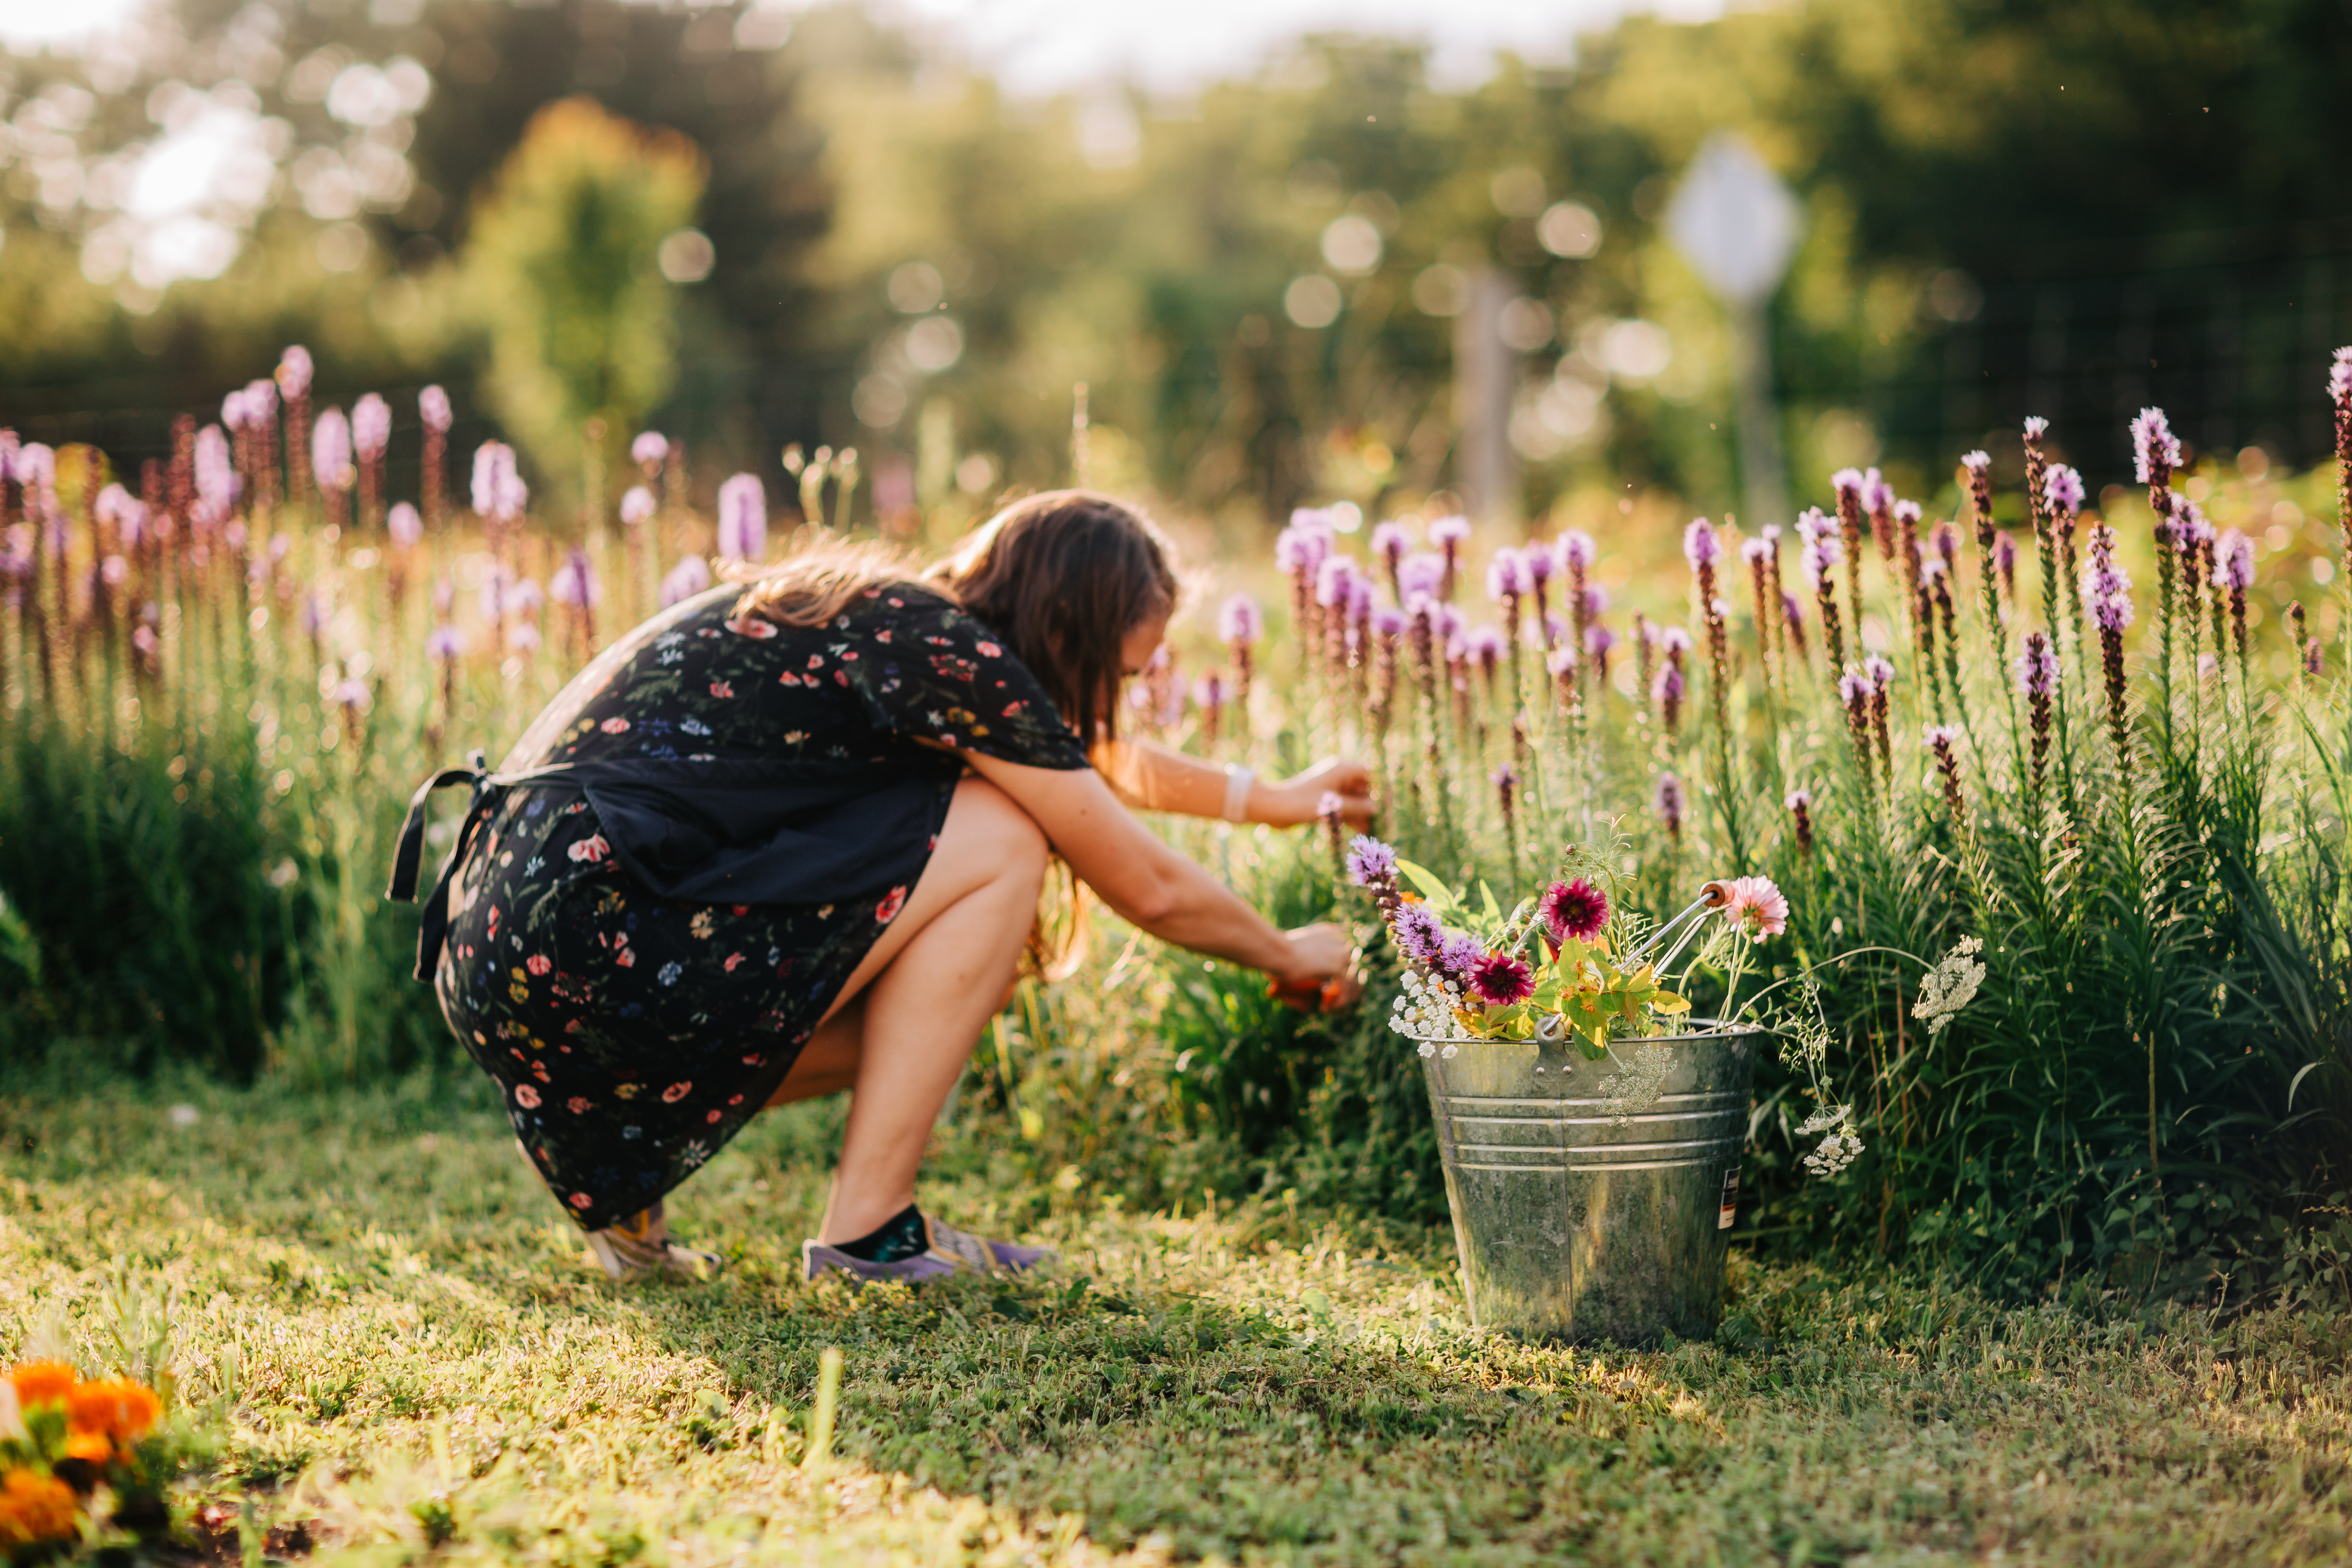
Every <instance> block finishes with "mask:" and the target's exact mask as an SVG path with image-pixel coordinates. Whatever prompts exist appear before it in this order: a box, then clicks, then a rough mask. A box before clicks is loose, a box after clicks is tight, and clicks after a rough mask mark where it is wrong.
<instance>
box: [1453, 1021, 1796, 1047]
mask: <svg viewBox="0 0 2352 1568" xmlns="http://www.w3.org/2000/svg"><path fill="white" fill-rule="evenodd" d="M1691 1022H1692V1023H1693V1024H1697V1025H1703V1026H1705V1027H1704V1028H1700V1029H1696V1030H1685V1031H1683V1032H1681V1033H1678V1034H1672V1035H1628V1036H1626V1037H1624V1038H1623V1040H1622V1042H1621V1041H1619V1040H1618V1039H1615V1038H1612V1039H1611V1040H1610V1042H1609V1043H1610V1044H1611V1045H1612V1046H1614V1045H1618V1044H1620V1043H1622V1044H1627V1045H1636V1044H1638V1045H1677V1044H1682V1043H1685V1042H1688V1043H1691V1044H1696V1045H1705V1044H1707V1043H1708V1042H1711V1041H1717V1040H1738V1039H1745V1038H1748V1037H1752V1036H1759V1035H1769V1034H1770V1033H1771V1030H1769V1029H1768V1028H1766V1027H1765V1026H1763V1025H1761V1024H1726V1023H1724V1022H1723V1021H1722V1020H1721V1019H1719V1018H1693V1019H1692V1020H1691ZM1413 1038H1414V1039H1416V1040H1419V1039H1422V1038H1423V1036H1419V1035H1415V1036H1413ZM1426 1038H1427V1039H1428V1041H1429V1042H1430V1044H1432V1045H1437V1046H1528V1047H1536V1046H1540V1045H1542V1044H1543V1043H1544V1042H1543V1041H1541V1040H1496V1039H1489V1038H1486V1037H1484V1036H1479V1035H1430V1036H1427V1037H1426Z"/></svg>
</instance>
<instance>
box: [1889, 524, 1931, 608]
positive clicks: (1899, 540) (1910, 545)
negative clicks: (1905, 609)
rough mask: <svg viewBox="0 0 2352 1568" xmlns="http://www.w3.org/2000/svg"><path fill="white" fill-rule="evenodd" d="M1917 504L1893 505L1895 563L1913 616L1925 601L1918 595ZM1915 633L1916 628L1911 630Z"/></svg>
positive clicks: (1920, 558) (1919, 561)
mask: <svg viewBox="0 0 2352 1568" xmlns="http://www.w3.org/2000/svg"><path fill="white" fill-rule="evenodd" d="M1919 516H1920V511H1919V503H1918V502H1917V501H1916V500H1899V501H1896V502H1895V557H1896V561H1895V563H1896V564H1897V565H1898V566H1900V567H1901V568H1902V569H1903V591H1904V594H1905V596H1906V602H1907V603H1908V604H1909V605H1911V607H1912V609H1913V612H1914V613H1915V614H1916V613H1919V612H1920V610H1921V608H1922V606H1924V605H1926V604H1927V601H1926V600H1925V599H1922V598H1921V597H1920V595H1919V567H1920V563H1921V560H1922V557H1921V555H1920V553H1919ZM1913 630H1914V632H1915V633H1916V630H1917V628H1916V626H1915V627H1914V628H1913Z"/></svg>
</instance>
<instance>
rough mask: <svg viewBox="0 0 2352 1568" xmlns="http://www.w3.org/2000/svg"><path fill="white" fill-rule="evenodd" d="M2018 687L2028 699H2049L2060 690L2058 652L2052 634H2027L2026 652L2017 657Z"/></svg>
mask: <svg viewBox="0 0 2352 1568" xmlns="http://www.w3.org/2000/svg"><path fill="white" fill-rule="evenodd" d="M2017 687H2018V689H2019V690H2020V691H2022V692H2023V693H2025V695H2027V696H2028V697H2047V696H2049V695H2050V694H2051V693H2052V692H2053V691H2055V690H2056V689H2057V688H2058V650H2057V649H2056V648H2054V647H2052V646H2051V643H2050V634H2049V633H2047V632H2041V631H2032V632H2028V633H2026V634H2025V651H2024V652H2022V653H2021V654H2019V655H2018V656H2017Z"/></svg>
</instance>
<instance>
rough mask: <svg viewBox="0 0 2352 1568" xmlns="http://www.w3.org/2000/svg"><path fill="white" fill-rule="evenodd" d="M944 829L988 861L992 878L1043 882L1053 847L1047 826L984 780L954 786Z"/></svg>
mask: <svg viewBox="0 0 2352 1568" xmlns="http://www.w3.org/2000/svg"><path fill="white" fill-rule="evenodd" d="M945 833H946V835H950V836H960V837H966V838H968V840H969V844H970V847H971V848H973V849H974V850H977V851H979V852H980V854H981V856H982V858H983V859H984V861H985V862H986V864H987V865H988V868H989V872H990V875H989V879H990V880H991V881H999V880H1002V881H1006V882H1011V883H1014V884H1021V885H1028V886H1030V887H1032V888H1033V889H1034V888H1035V887H1040V886H1043V884H1044V882H1045V858H1046V856H1047V854H1048V853H1049V848H1050V847H1049V846H1048V845H1047V844H1046V841H1045V830H1044V829H1043V828H1041V827H1039V826H1037V822H1036V819H1035V818H1034V817H1032V816H1030V815H1029V814H1028V813H1027V812H1025V811H1024V810H1022V809H1021V807H1020V806H1019V805H1017V804H1016V803H1015V802H1014V801H1013V797H1012V796H1011V795H1006V794H1005V793H1004V792H1003V790H1001V789H999V788H997V787H996V786H995V785H994V784H991V783H989V782H988V781H987V780H986V779H982V778H967V779H965V780H964V781H963V782H962V783H961V784H958V785H957V786H956V794H955V802H954V804H953V805H951V806H950V808H949V810H948V822H947V827H946V829H945Z"/></svg>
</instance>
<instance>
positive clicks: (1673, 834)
mask: <svg viewBox="0 0 2352 1568" xmlns="http://www.w3.org/2000/svg"><path fill="white" fill-rule="evenodd" d="M1654 804H1655V805H1656V806H1657V810H1658V819H1659V820H1660V821H1661V822H1663V823H1664V824H1665V828H1666V836H1667V837H1670V838H1673V839H1674V840H1675V841H1676V842H1677V843H1679V842H1681V840H1682V836H1683V781H1682V780H1680V779H1678V778H1676V777H1675V775H1674V774H1672V773H1660V774H1659V775H1658V789H1657V795H1656V797H1655V802H1654Z"/></svg>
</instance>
